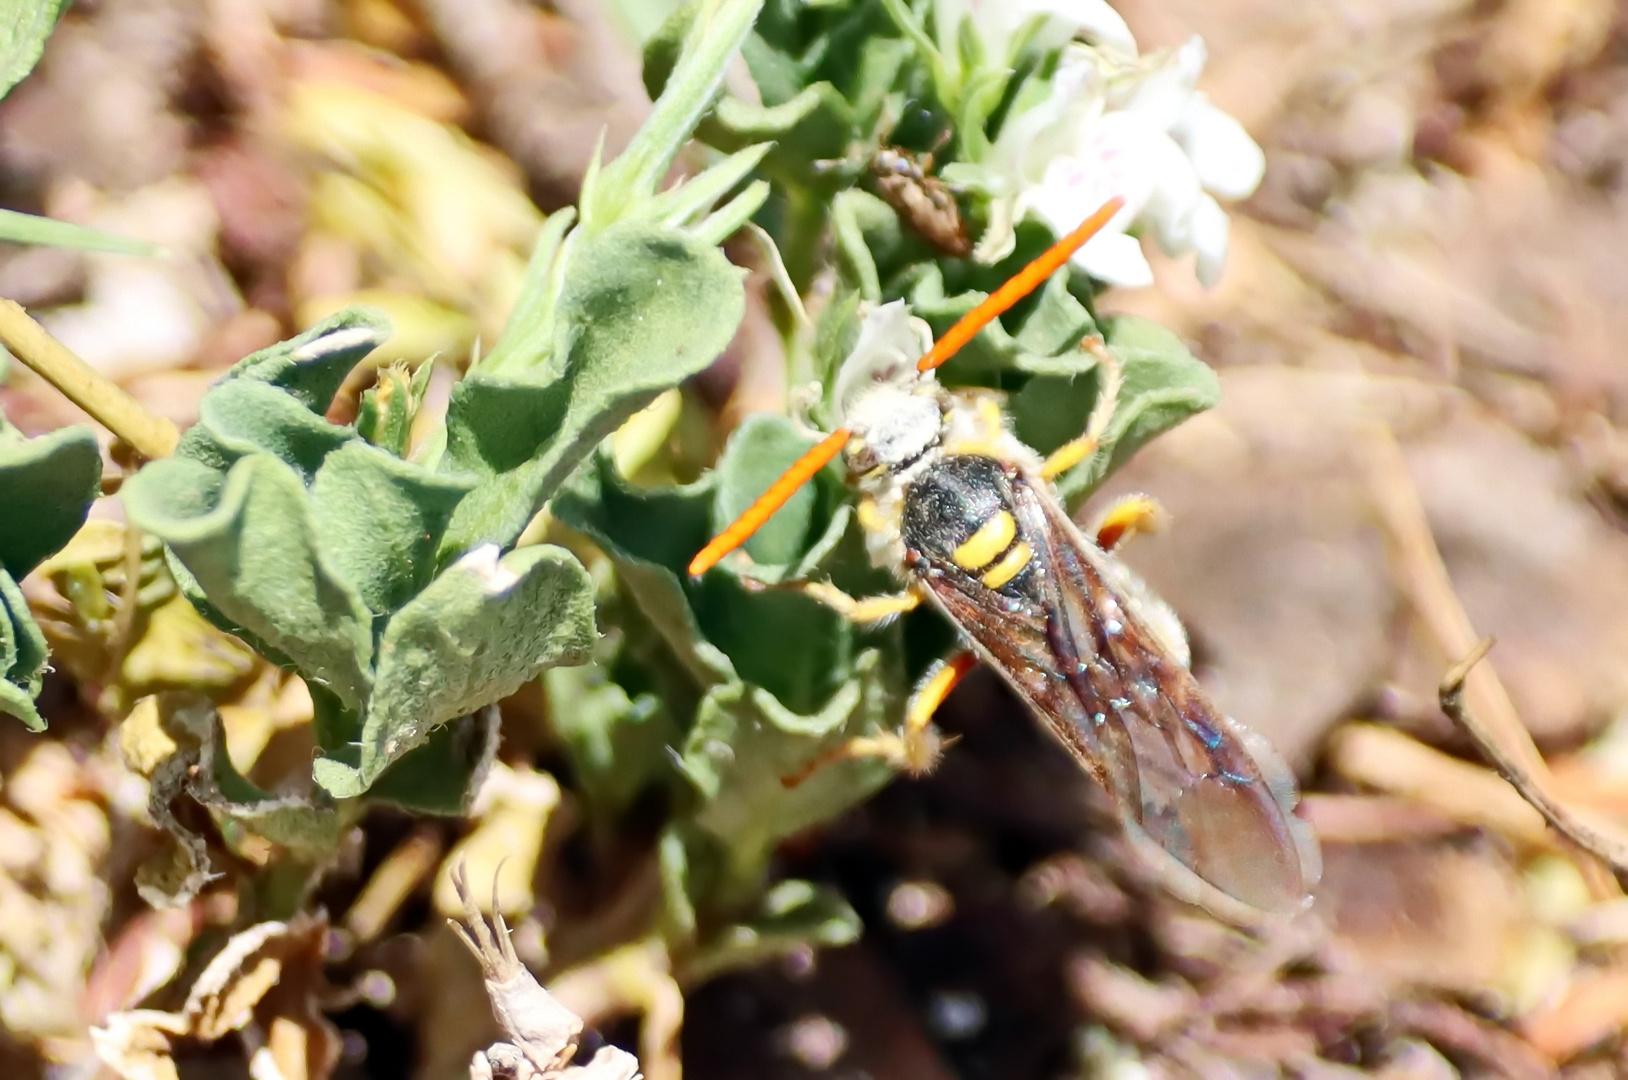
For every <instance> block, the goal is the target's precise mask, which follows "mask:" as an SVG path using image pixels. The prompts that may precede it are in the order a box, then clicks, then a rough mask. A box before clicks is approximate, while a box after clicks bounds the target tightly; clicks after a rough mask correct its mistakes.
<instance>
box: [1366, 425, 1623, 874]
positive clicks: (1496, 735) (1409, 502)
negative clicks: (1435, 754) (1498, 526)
mask: <svg viewBox="0 0 1628 1080" xmlns="http://www.w3.org/2000/svg"><path fill="white" fill-rule="evenodd" d="M1367 448H1368V450H1369V451H1370V455H1371V456H1370V457H1369V458H1368V460H1367V463H1368V466H1369V481H1370V484H1369V486H1370V488H1371V490H1372V492H1373V496H1374V504H1375V508H1376V509H1377V510H1378V512H1379V517H1380V522H1381V524H1382V525H1383V527H1384V528H1385V531H1386V532H1387V534H1388V535H1389V538H1390V541H1391V548H1392V554H1393V556H1394V558H1395V559H1396V567H1397V577H1398V578H1399V580H1400V583H1401V586H1402V589H1403V592H1404V593H1405V594H1406V595H1407V599H1408V601H1409V603H1410V604H1411V605H1412V607H1413V610H1414V611H1415V612H1416V613H1417V614H1418V616H1419V619H1420V621H1421V622H1422V623H1423V624H1424V626H1425V629H1426V631H1427V632H1428V633H1429V634H1430V636H1431V638H1433V639H1434V640H1435V642H1436V645H1437V647H1438V648H1439V649H1441V651H1442V654H1443V655H1445V656H1448V657H1455V656H1456V657H1462V658H1463V659H1461V660H1459V661H1458V662H1457V663H1455V664H1454V665H1453V666H1452V667H1451V668H1450V669H1449V670H1448V672H1447V674H1446V676H1445V677H1444V678H1443V679H1442V682H1441V686H1440V690H1439V693H1440V698H1441V708H1442V711H1443V712H1444V713H1446V714H1447V715H1448V716H1449V717H1450V718H1451V719H1452V720H1453V721H1454V722H1455V723H1457V724H1458V725H1459V726H1460V727H1461V728H1463V729H1464V730H1465V732H1467V733H1468V734H1469V736H1470V738H1471V739H1473V740H1474V741H1475V744H1476V746H1478V747H1479V748H1480V749H1481V753H1482V754H1483V755H1485V756H1486V758H1487V760H1488V761H1489V762H1490V763H1491V764H1492V766H1493V767H1494V768H1495V769H1497V770H1498V773H1499V775H1501V776H1502V777H1503V778H1504V779H1505V780H1507V781H1509V783H1510V784H1511V785H1512V786H1513V787H1514V788H1515V790H1516V791H1518V792H1520V794H1521V796H1522V797H1523V798H1525V799H1526V801H1527V802H1529V803H1531V804H1532V806H1533V807H1534V808H1536V809H1537V811H1538V812H1539V813H1540V814H1542V815H1543V817H1544V819H1545V820H1547V821H1548V822H1549V824H1550V825H1552V826H1554V828H1555V829H1556V830H1557V831H1558V832H1560V833H1561V834H1562V835H1563V836H1565V837H1567V838H1568V839H1570V840H1571V841H1572V842H1573V843H1575V844H1577V845H1578V846H1579V847H1581V848H1583V849H1584V850H1586V851H1589V852H1591V853H1593V854H1594V855H1597V856H1598V857H1599V858H1600V859H1602V860H1604V861H1605V862H1606V863H1607V864H1608V865H1610V866H1611V867H1612V869H1614V870H1616V871H1617V872H1618V873H1628V837H1625V836H1624V835H1623V833H1622V831H1621V830H1620V829H1619V828H1618V827H1616V826H1615V825H1613V824H1611V823H1609V822H1606V821H1603V820H1599V819H1597V818H1595V817H1594V816H1593V815H1586V814H1585V813H1583V812H1581V811H1578V810H1577V809H1575V808H1573V807H1570V806H1568V805H1566V803H1565V801H1564V800H1563V799H1561V798H1560V797H1559V796H1557V795H1556V794H1555V783H1554V774H1553V773H1551V772H1550V771H1549V766H1548V764H1547V763H1546V762H1545V761H1544V760H1543V757H1542V755H1540V754H1539V753H1538V749H1537V745H1536V744H1535V743H1533V742H1532V735H1531V733H1530V732H1528V731H1527V730H1526V726H1525V725H1524V724H1522V723H1521V719H1520V716H1519V715H1518V714H1517V713H1516V712H1515V705H1514V703H1513V702H1511V701H1510V699H1509V693H1508V691H1506V690H1505V689H1504V685H1503V683H1502V682H1500V681H1499V679H1498V675H1497V673H1496V672H1495V671H1493V669H1492V665H1491V664H1483V663H1481V662H1480V661H1481V660H1482V659H1483V658H1484V657H1485V656H1486V654H1487V650H1488V649H1490V648H1491V647H1492V641H1491V639H1490V638H1488V639H1482V638H1481V637H1480V636H1479V635H1478V634H1477V633H1476V632H1475V628H1474V626H1472V625H1471V623H1470V617H1469V615H1468V614H1467V613H1466V612H1465V610H1464V605H1463V604H1462V603H1461V602H1460V601H1459V598H1458V593H1457V592H1455V591H1454V589H1453V582H1452V579H1451V578H1450V577H1449V576H1448V574H1447V566H1446V564H1444V563H1443V562H1442V558H1441V552H1440V550H1438V549H1437V547H1436V540H1435V537H1434V536H1433V535H1432V534H1431V531H1430V522H1429V520H1428V519H1427V518H1426V517H1425V511H1424V505H1423V504H1422V503H1421V502H1420V501H1419V491H1418V488H1416V487H1415V486H1414V483H1413V478H1412V476H1411V475H1410V474H1409V473H1408V469H1407V462H1406V461H1404V460H1403V458H1402V451H1401V448H1400V447H1398V446H1397V445H1396V439H1395V437H1394V436H1393V435H1392V434H1391V432H1390V429H1389V428H1386V427H1382V426H1381V427H1379V428H1377V429H1376V431H1375V437H1374V438H1372V439H1370V440H1369V444H1368V447H1367Z"/></svg>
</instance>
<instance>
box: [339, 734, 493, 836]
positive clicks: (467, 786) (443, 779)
mask: <svg viewBox="0 0 1628 1080" xmlns="http://www.w3.org/2000/svg"><path fill="white" fill-rule="evenodd" d="M499 719H500V717H499V714H498V710H497V709H496V708H486V709H480V710H478V711H476V712H474V713H471V714H469V715H467V716H460V717H458V718H457V719H456V720H453V721H452V722H450V723H446V724H442V725H441V726H440V727H438V728H436V729H435V730H434V731H432V732H430V737H429V738H428V739H426V740H425V741H424V744H423V745H422V746H418V747H415V748H413V749H412V750H409V751H407V753H405V754H403V755H402V756H401V758H400V759H399V760H397V761H396V762H395V763H394V764H392V765H391V766H390V767H389V768H387V769H385V770H384V772H383V773H382V774H380V776H379V778H378V779H377V780H375V781H373V784H372V786H371V787H369V788H368V789H367V800H368V802H372V803H388V804H390V805H391V806H397V807H400V808H401V809H403V810H406V811H409V812H410V813H415V814H434V815H436V816H438V817H463V816H465V815H467V814H468V813H469V810H470V805H471V804H472V803H473V801H474V798H475V795H476V793H477V792H478V791H479V790H480V784H481V781H482V780H484V779H485V778H486V772H487V770H488V769H490V768H491V766H492V760H493V759H494V758H495V757H496V756H497V744H498V733H499V726H500V725H499Z"/></svg>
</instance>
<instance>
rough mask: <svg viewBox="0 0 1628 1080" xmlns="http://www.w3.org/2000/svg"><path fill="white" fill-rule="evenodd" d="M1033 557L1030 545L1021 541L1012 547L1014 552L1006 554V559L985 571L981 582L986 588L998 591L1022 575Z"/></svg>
mask: <svg viewBox="0 0 1628 1080" xmlns="http://www.w3.org/2000/svg"><path fill="white" fill-rule="evenodd" d="M1033 557H1034V552H1032V551H1030V550H1029V545H1028V544H1026V543H1024V542H1023V541H1022V540H1019V541H1018V542H1017V543H1016V544H1014V545H1012V550H1011V551H1008V552H1007V553H1006V557H1005V558H1004V559H1002V560H1001V561H1000V562H998V563H996V564H995V565H994V566H991V567H990V568H989V569H988V570H985V571H984V576H983V577H982V578H981V579H980V580H981V581H982V582H983V583H984V586H985V587H986V588H990V589H998V588H1000V587H1001V586H1002V585H1005V584H1006V583H1007V582H1008V581H1011V580H1012V579H1013V578H1015V577H1017V576H1018V575H1019V574H1021V573H1022V572H1023V568H1024V567H1025V566H1028V565H1029V560H1030V559H1031V558H1033Z"/></svg>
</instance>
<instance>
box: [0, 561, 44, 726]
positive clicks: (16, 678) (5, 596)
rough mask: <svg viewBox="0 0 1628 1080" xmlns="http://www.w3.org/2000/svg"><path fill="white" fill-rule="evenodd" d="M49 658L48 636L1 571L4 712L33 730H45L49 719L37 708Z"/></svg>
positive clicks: (0, 706) (0, 700)
mask: <svg viewBox="0 0 1628 1080" xmlns="http://www.w3.org/2000/svg"><path fill="white" fill-rule="evenodd" d="M45 657H46V650H45V635H44V634H42V633H40V628H39V626H37V625H36V624H35V622H34V617H33V615H31V614H30V613H29V610H28V601H27V600H26V599H24V597H23V590H22V589H20V588H19V587H18V586H17V582H16V581H14V580H13V579H12V577H11V575H10V574H8V573H6V572H5V571H4V570H0V712H5V713H9V714H11V715H12V716H15V717H16V718H17V719H19V720H21V721H22V722H23V723H24V724H25V725H27V727H28V729H29V730H30V731H44V730H45V718H44V717H42V716H41V715H40V714H39V711H38V710H37V709H35V708H34V698H35V696H36V695H38V694H39V692H40V679H41V676H42V675H43V674H44V672H45Z"/></svg>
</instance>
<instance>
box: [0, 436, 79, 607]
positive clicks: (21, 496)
mask: <svg viewBox="0 0 1628 1080" xmlns="http://www.w3.org/2000/svg"><path fill="white" fill-rule="evenodd" d="M101 483H102V454H101V451H100V450H99V449H98V448H97V445H96V435H95V434H94V433H93V432H92V431H91V430H90V428H87V427H77V426H76V427H67V428H62V429H60V430H57V431H52V432H49V433H47V434H45V435H41V436H39V437H38V438H34V439H25V438H23V437H22V436H21V435H19V434H18V433H17V432H16V429H14V428H11V427H10V425H8V424H6V423H5V421H4V419H3V418H0V507H9V508H10V510H9V511H7V512H3V513H0V569H4V570H5V571H6V572H7V573H8V574H10V575H11V576H12V577H13V578H16V579H17V580H19V581H20V580H22V578H23V576H24V575H25V574H27V573H28V572H29V571H30V570H32V569H34V567H36V566H38V565H39V563H40V561H41V560H42V559H44V558H45V557H46V556H47V555H50V554H51V553H52V552H54V551H57V550H58V549H59V548H61V547H62V546H63V545H64V544H66V543H67V542H68V541H69V540H70V539H72V538H73V534H74V533H76V532H78V531H79V527H80V526H81V525H83V524H84V523H85V515H86V514H87V513H89V512H90V505H91V503H93V502H95V501H96V497H97V495H99V494H101ZM25 509H26V512H25Z"/></svg>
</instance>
